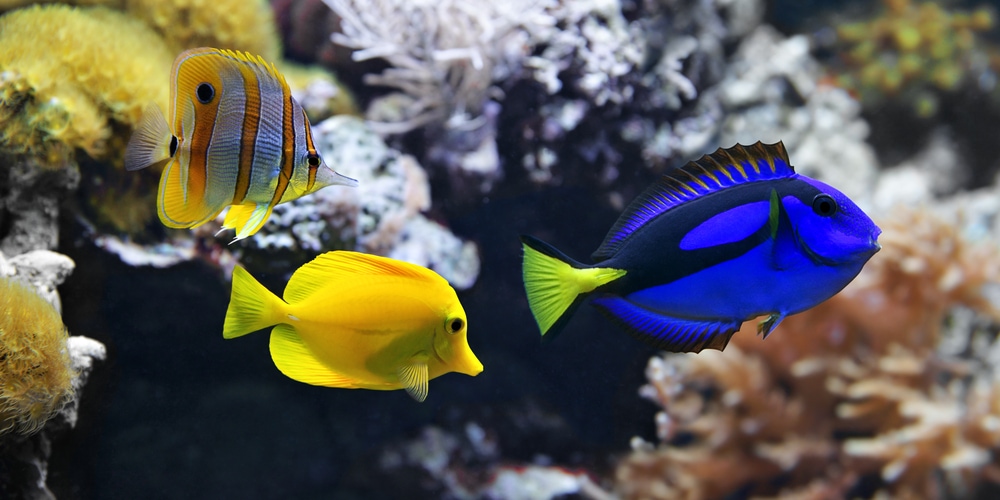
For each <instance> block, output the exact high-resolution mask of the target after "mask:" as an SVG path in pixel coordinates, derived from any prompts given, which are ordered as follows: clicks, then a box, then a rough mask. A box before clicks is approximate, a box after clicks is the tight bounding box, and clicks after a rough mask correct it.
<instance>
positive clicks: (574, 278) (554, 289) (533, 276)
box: [521, 235, 625, 336]
mask: <svg viewBox="0 0 1000 500" xmlns="http://www.w3.org/2000/svg"><path fill="white" fill-rule="evenodd" d="M521 243H522V245H523V247H524V263H523V265H522V273H523V278H524V291H525V292H526V293H527V295H528V306H529V307H530V308H531V314H532V315H534V316H535V322H537V323H538V328H539V329H540V330H541V332H542V335H543V336H544V335H545V334H547V333H549V332H550V330H551V331H553V332H555V331H557V330H558V329H559V328H556V329H555V330H553V326H555V325H556V324H557V323H560V324H561V323H563V322H565V320H566V319H568V318H569V316H570V315H571V314H572V311H573V310H575V309H576V307H577V306H579V305H580V302H581V301H582V300H583V298H584V297H586V295H587V294H588V293H590V292H593V291H594V290H595V289H596V288H597V287H599V286H601V285H605V284H607V283H610V282H612V281H614V280H616V279H618V278H621V277H622V276H624V275H625V270H624V269H613V268H609V267H585V266H584V265H583V264H580V263H578V262H575V261H573V260H572V259H570V258H569V257H567V256H566V255H564V254H563V253H562V252H560V251H559V250H556V249H555V248H554V247H552V246H551V245H549V244H547V243H545V242H543V241H541V240H539V239H537V238H533V237H531V236H526V235H523V236H521Z"/></svg>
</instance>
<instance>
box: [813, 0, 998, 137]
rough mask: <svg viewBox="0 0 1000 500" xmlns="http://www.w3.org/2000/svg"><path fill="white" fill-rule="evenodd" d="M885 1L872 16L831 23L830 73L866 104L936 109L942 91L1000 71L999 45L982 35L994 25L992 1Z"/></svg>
mask: <svg viewBox="0 0 1000 500" xmlns="http://www.w3.org/2000/svg"><path fill="white" fill-rule="evenodd" d="M882 3H883V9H882V11H881V12H880V13H879V14H878V15H877V16H876V17H874V18H872V19H870V20H866V21H857V22H845V23H842V24H839V25H837V26H836V37H837V40H836V44H835V45H834V47H833V49H834V50H835V52H836V53H837V54H838V55H839V57H838V58H837V59H835V60H834V61H832V63H831V78H832V79H833V81H834V82H836V83H837V84H838V85H841V86H843V87H844V88H846V89H849V90H850V91H851V92H853V93H855V94H856V95H858V96H859V98H860V100H861V101H862V103H863V104H865V105H866V106H871V105H873V104H875V103H877V102H879V101H881V100H884V99H901V100H904V101H906V102H908V103H909V105H910V106H912V107H913V110H914V111H915V112H916V114H917V115H918V116H922V117H928V116H931V115H934V114H935V113H937V110H938V101H939V97H940V93H941V92H952V91H955V90H958V89H959V88H961V87H963V86H964V85H967V84H971V85H970V86H971V87H978V86H980V85H981V83H980V81H979V80H980V77H982V76H985V75H991V74H995V73H996V72H997V71H998V70H1000V51H998V50H997V48H996V47H995V46H992V45H989V42H988V41H987V39H986V36H985V35H986V34H987V33H988V32H989V31H990V30H992V29H993V28H994V27H995V25H996V20H995V19H994V16H995V12H994V11H993V10H992V9H991V8H990V7H986V6H982V7H978V8H976V9H975V10H973V11H971V12H966V11H961V10H949V9H947V8H946V7H944V6H942V5H940V4H939V3H937V2H917V1H915V0H884V1H883V2H882ZM993 79H994V80H995V76H994V77H993ZM985 90H986V91H987V92H988V91H990V90H992V89H991V88H986V89H985Z"/></svg>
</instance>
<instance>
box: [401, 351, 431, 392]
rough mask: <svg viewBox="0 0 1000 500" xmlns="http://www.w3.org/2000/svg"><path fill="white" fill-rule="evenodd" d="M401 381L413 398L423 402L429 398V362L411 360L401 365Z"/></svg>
mask: <svg viewBox="0 0 1000 500" xmlns="http://www.w3.org/2000/svg"><path fill="white" fill-rule="evenodd" d="M398 375H399V383H400V384H402V386H403V388H405V389H406V392H407V393H409V395H410V396H412V397H413V399H416V400H417V401H420V402H423V401H424V400H425V399H427V381H428V373H427V362H426V361H417V360H414V361H411V362H410V363H409V364H405V365H403V366H400V367H399V370H398Z"/></svg>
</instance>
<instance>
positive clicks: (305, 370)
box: [270, 324, 361, 389]
mask: <svg viewBox="0 0 1000 500" xmlns="http://www.w3.org/2000/svg"><path fill="white" fill-rule="evenodd" d="M270 347H271V359H272V360H274V366H277V367H278V370H281V373H284V374H285V375H286V376H287V377H288V378H291V379H294V380H298V381H299V382H303V383H306V384H311V385H322V386H326V387H342V388H348V389H356V388H359V387H361V385H360V383H359V382H358V381H356V380H355V379H353V378H351V377H348V376H346V375H343V374H340V373H337V372H335V371H334V370H333V369H331V368H330V367H329V366H326V365H324V364H323V363H322V362H320V361H319V360H318V359H316V356H314V355H313V353H312V351H310V350H309V348H308V347H306V345H305V344H304V343H302V339H301V338H300V337H299V335H298V334H297V333H295V329H294V328H292V327H291V326H290V325H286V324H280V325H278V326H276V327H274V329H273V330H271V346H270Z"/></svg>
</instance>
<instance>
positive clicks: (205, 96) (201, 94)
mask: <svg viewBox="0 0 1000 500" xmlns="http://www.w3.org/2000/svg"><path fill="white" fill-rule="evenodd" d="M195 93H196V94H198V102H200V103H202V104H208V103H210V102H212V98H213V97H215V87H212V84H211V83H201V84H198V89H197V90H196V91H195Z"/></svg>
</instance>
